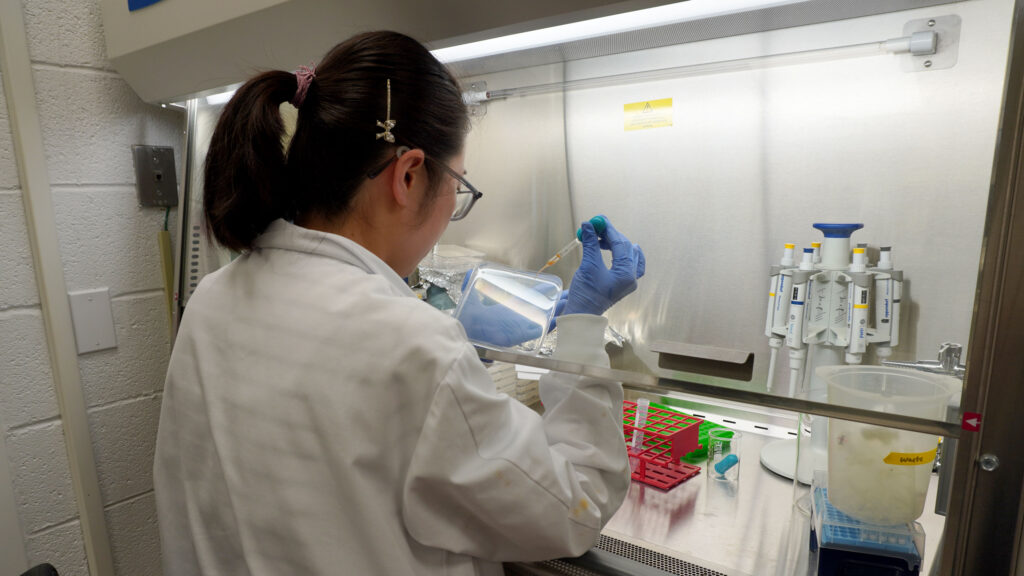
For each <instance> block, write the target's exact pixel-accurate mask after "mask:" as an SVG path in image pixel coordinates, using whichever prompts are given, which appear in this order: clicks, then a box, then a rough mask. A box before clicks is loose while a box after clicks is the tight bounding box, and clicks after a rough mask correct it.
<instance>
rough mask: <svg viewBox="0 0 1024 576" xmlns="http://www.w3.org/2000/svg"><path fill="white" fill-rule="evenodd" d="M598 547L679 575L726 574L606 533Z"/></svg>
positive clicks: (723, 575)
mask: <svg viewBox="0 0 1024 576" xmlns="http://www.w3.org/2000/svg"><path fill="white" fill-rule="evenodd" d="M597 548H598V549H599V550H604V551H605V552H611V553H612V554H615V555H616V556H622V557H623V558H629V559H630V560H633V561H635V562H639V563H641V564H644V565H646V566H650V567H652V568H657V569H658V570H663V571H665V572H668V573H669V574H677V575H679V576H726V575H725V574H722V573H721V572H716V571H714V570H708V569H707V568H701V567H700V566H697V565H696V564H691V563H689V562H684V561H682V560H680V559H678V558H673V557H671V556H666V555H664V554H662V553H660V552H655V551H654V550H648V549H647V548H643V547H641V546H636V545H634V544H630V543H629V542H624V541H622V540H619V539H617V538H612V537H610V536H605V535H604V534H602V535H601V539H600V540H599V541H598V542H597Z"/></svg>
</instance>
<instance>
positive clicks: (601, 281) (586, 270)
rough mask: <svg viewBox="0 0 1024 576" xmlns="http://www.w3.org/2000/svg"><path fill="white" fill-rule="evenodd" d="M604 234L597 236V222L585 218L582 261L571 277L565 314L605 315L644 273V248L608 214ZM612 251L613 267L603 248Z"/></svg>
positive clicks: (632, 289)
mask: <svg viewBox="0 0 1024 576" xmlns="http://www.w3.org/2000/svg"><path fill="white" fill-rule="evenodd" d="M602 217H603V218H604V220H605V224H606V228H605V231H604V237H603V238H600V239H598V237H597V232H596V231H594V225H593V224H591V223H590V221H589V220H588V221H586V222H584V223H583V225H582V226H581V227H580V228H581V229H582V231H583V233H582V241H583V261H582V262H580V267H579V268H578V269H577V270H576V274H575V275H574V276H573V277H572V284H570V285H569V297H568V299H567V300H566V303H565V308H564V310H563V313H565V314H597V315H600V314H604V312H605V311H606V310H608V309H609V308H611V307H612V304H615V303H616V302H618V301H619V300H621V299H622V298H623V297H625V296H626V295H627V294H629V293H630V292H632V291H634V290H636V281H637V279H639V278H640V277H642V276H643V275H644V271H645V270H644V269H645V268H646V260H645V259H644V253H643V250H641V249H640V247H639V246H637V245H636V244H633V243H632V242H630V241H629V238H626V237H625V236H623V235H622V233H620V232H619V231H618V230H616V229H615V227H614V226H612V223H611V222H610V221H609V220H608V218H607V217H604V216H602ZM602 248H603V249H605V250H610V251H611V253H612V267H611V269H610V270H609V269H608V268H606V267H605V265H604V259H603V258H602V257H601V249H602Z"/></svg>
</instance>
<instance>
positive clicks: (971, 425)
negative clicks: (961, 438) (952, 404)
mask: <svg viewBox="0 0 1024 576" xmlns="http://www.w3.org/2000/svg"><path fill="white" fill-rule="evenodd" d="M960 427H961V428H963V429H964V430H968V431H970V432H977V431H978V430H980V429H981V414H979V413H977V412H964V418H963V421H962V422H961V423H960Z"/></svg>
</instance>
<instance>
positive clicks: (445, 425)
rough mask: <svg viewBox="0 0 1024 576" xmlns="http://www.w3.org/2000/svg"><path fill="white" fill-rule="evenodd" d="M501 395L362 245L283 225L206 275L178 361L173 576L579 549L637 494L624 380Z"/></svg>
mask: <svg viewBox="0 0 1024 576" xmlns="http://www.w3.org/2000/svg"><path fill="white" fill-rule="evenodd" d="M540 394H541V399H542V401H543V403H544V406H545V408H546V411H545V415H544V416H543V417H541V416H539V415H538V414H536V413H535V412H533V411H532V410H530V409H529V408H527V407H525V406H523V405H522V404H520V403H518V402H516V401H515V400H512V399H510V398H509V397H508V396H506V395H503V394H497V393H496V391H495V387H494V383H493V382H492V381H491V379H490V376H489V374H488V373H487V371H486V370H485V369H484V367H483V366H482V365H481V363H480V361H479V359H478V358H477V356H476V354H475V352H474V350H473V348H472V346H471V345H470V344H469V343H468V342H467V340H466V337H465V333H464V331H463V330H462V326H461V325H460V324H459V323H458V322H457V321H455V320H454V319H452V318H451V317H450V316H448V315H446V314H444V313H442V312H439V311H437V310H435V309H433V308H431V307H430V306H429V305H427V304H425V303H423V302H422V301H420V300H418V299H417V298H416V297H415V296H414V295H413V294H412V292H411V291H410V290H409V288H408V287H407V286H406V285H405V283H404V282H403V281H402V279H401V278H399V277H398V275H397V274H396V273H395V272H394V271H393V270H392V269H391V268H389V267H388V266H387V265H386V264H385V263H384V262H383V261H381V260H380V259H379V258H377V257H376V256H375V255H373V254H372V253H370V252H369V251H367V250H366V249H364V248H362V247H361V246H359V245H358V244H356V243H354V242H352V241H350V240H348V239H346V238H343V237H340V236H336V235H332V234H325V233H321V232H316V231H311V230H307V229H304V228H300V227H298V226H295V225H292V224H289V223H287V222H285V221H283V220H278V221H276V222H274V223H273V224H272V225H271V226H270V228H269V229H268V230H267V231H266V233H264V234H263V235H262V236H260V237H259V238H258V240H257V244H256V248H255V249H254V250H252V251H251V252H250V253H248V254H246V255H243V256H241V257H239V258H238V259H237V260H235V261H234V262H232V263H231V264H230V265H228V266H226V267H225V268H222V269H221V270H219V271H217V272H214V273H213V274H210V275H209V276H207V277H206V278H205V279H204V280H203V281H202V282H201V283H200V285H199V287H198V288H197V290H196V292H195V294H194V295H193V296H192V298H191V299H190V300H189V303H188V307H187V309H186V311H185V314H184V318H183V322H182V324H181V328H180V331H179V333H178V337H177V341H176V343H175V346H174V351H173V354H172V355H171V361H170V367H169V369H168V374H167V382H166V385H165V388H164V396H163V407H162V412H161V414H160V427H159V432H158V437H157V446H156V461H155V466H154V483H155V488H156V503H157V512H158V516H159V526H160V536H161V541H162V544H163V561H164V574H166V575H167V576H185V575H196V574H207V575H213V574H217V575H232V576H235V575H238V576H241V575H260V576H270V575H274V576H278V575H283V574H289V575H292V574H302V575H313V574H323V575H328V574H330V575H334V574H360V575H364V574H385V575H398V574H415V575H429V574H453V575H463V574H467V575H468V574H481V573H492V572H496V573H500V570H501V568H500V565H499V564H497V562H500V561H509V560H540V559H548V558H553V557H561V556H575V555H579V554H581V553H583V552H585V551H586V550H587V549H588V548H590V547H591V546H592V545H593V544H594V543H595V541H596V539H597V537H598V533H599V531H600V530H601V528H602V526H603V525H604V524H605V523H606V522H607V521H608V520H609V518H610V517H611V515H612V514H613V513H614V512H615V510H616V509H617V508H618V506H619V505H620V503H621V502H622V499H623V497H624V495H625V492H626V490H627V488H628V485H629V477H628V460H627V457H626V450H625V444H624V441H623V434H622V422H621V414H622V389H621V387H620V386H619V385H617V384H610V383H606V382H599V381H595V380H591V379H587V378H580V377H570V376H566V375H555V374H550V375H547V376H545V378H544V379H542V380H541V382H540Z"/></svg>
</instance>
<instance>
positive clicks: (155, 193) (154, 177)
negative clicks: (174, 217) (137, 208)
mask: <svg viewBox="0 0 1024 576" xmlns="http://www.w3.org/2000/svg"><path fill="white" fill-rule="evenodd" d="M132 159H133V160H134V161H135V189H136V190H137V191H138V193H139V203H140V204H142V205H143V206H159V207H161V208H163V207H168V206H177V205H178V177H177V175H176V174H177V171H176V170H175V168H174V148H171V147H169V146H132Z"/></svg>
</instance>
